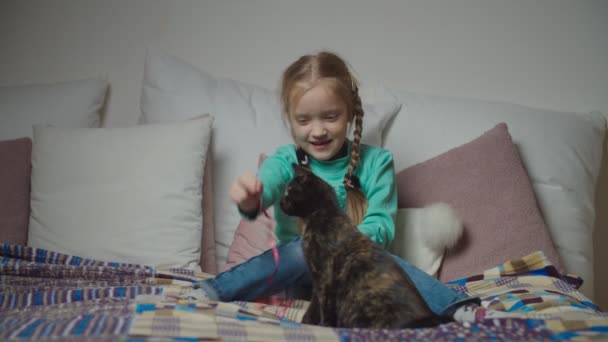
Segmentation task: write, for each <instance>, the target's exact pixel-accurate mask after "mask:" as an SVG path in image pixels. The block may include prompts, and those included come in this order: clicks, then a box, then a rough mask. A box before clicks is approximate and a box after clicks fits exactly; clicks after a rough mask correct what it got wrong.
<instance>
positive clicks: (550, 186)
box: [386, 93, 606, 296]
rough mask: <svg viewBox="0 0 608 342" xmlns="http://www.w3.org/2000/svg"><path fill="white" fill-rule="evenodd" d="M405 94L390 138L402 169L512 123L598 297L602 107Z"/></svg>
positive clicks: (568, 256)
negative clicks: (583, 109)
mask: <svg viewBox="0 0 608 342" xmlns="http://www.w3.org/2000/svg"><path fill="white" fill-rule="evenodd" d="M400 98H401V100H402V102H403V108H402V110H401V112H400V113H399V114H398V115H397V116H396V118H395V120H394V121H393V123H392V125H391V127H390V128H389V133H388V135H387V138H386V147H387V148H388V149H390V150H391V151H392V152H393V154H394V156H395V167H396V170H397V172H398V171H400V170H402V169H404V168H406V167H408V166H411V165H413V164H416V163H419V162H422V161H424V160H427V159H429V158H431V157H434V156H436V155H438V154H440V153H442V152H445V151H447V150H449V149H450V148H452V147H455V146H459V145H461V144H463V143H465V142H467V141H470V140H472V139H473V138H475V137H477V136H479V135H480V134H481V133H483V132H485V131H487V130H488V129H490V128H492V127H494V126H495V125H496V124H498V123H500V122H506V123H507V125H508V126H509V132H510V133H511V135H512V137H513V141H514V142H515V143H516V144H517V146H518V147H519V151H520V153H521V156H522V159H523V161H524V164H525V167H526V169H527V171H528V173H529V175H530V178H531V180H532V182H533V185H534V189H535V193H536V196H537V200H538V201H539V206H540V208H541V210H542V212H543V214H544V217H545V221H546V223H547V225H548V227H549V230H550V234H551V236H552V239H553V241H554V243H555V245H556V247H557V250H558V253H559V254H560V257H561V258H562V261H563V264H564V266H565V268H566V270H567V271H568V272H569V273H573V274H577V275H580V276H582V278H583V280H584V284H583V288H582V290H583V292H584V293H585V294H587V295H589V296H593V243H592V235H593V234H592V232H593V224H594V218H595V211H594V195H595V188H596V183H597V178H598V174H599V169H600V161H601V159H602V151H603V141H604V134H605V130H606V119H605V118H604V117H603V116H602V115H601V114H600V113H597V112H593V113H584V114H583V113H567V112H559V111H552V110H546V109H536V108H530V107H525V106H520V105H515V104H509V103H497V102H490V101H480V100H473V99H462V98H451V97H445V96H431V95H420V94H413V93H404V94H402V95H401V96H400ZM465 228H466V227H465ZM505 243H509V242H508V241H505Z"/></svg>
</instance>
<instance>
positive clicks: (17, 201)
mask: <svg viewBox="0 0 608 342" xmlns="http://www.w3.org/2000/svg"><path fill="white" fill-rule="evenodd" d="M31 155H32V140H31V139H30V138H21V139H15V140H4V141H0V242H10V243H14V244H20V245H25V244H27V230H28V224H29V220H30V176H31V172H32V167H31Z"/></svg>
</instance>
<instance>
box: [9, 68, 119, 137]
mask: <svg viewBox="0 0 608 342" xmlns="http://www.w3.org/2000/svg"><path fill="white" fill-rule="evenodd" d="M107 90H108V82H107V81H105V80H101V79H88V80H79V81H69V82H61V83H52V84H30V85H15V86H1V87H0V140H7V139H15V138H21V137H32V126H33V125H37V124H50V125H54V126H59V127H72V128H75V127H99V126H100V124H101V118H100V110H101V108H102V107H103V104H104V101H105V96H106V92H107Z"/></svg>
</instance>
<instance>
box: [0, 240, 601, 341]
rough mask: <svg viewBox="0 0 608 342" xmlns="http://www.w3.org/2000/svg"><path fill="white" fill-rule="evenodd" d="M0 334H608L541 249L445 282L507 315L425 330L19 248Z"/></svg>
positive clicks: (2, 305)
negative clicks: (376, 324) (368, 325)
mask: <svg viewBox="0 0 608 342" xmlns="http://www.w3.org/2000/svg"><path fill="white" fill-rule="evenodd" d="M0 258H1V259H0V340H7V339H31V340H47V339H48V340H57V339H58V340H62V341H70V340H86V341H105V340H108V341H117V340H118V341H165V340H167V341H184V340H186V341H188V340H205V341H206V340H222V341H369V340H377V341H389V340H421V341H428V340H432V341H463V340H478V341H483V340H526V341H534V340H538V341H544V340H587V339H589V340H591V339H596V338H600V339H601V338H606V339H608V314H605V313H602V312H600V311H599V309H598V308H597V307H596V306H595V305H594V304H593V303H592V302H591V301H590V300H588V299H587V298H586V297H585V296H583V295H582V294H581V293H580V292H578V291H577V289H576V286H577V285H580V283H579V282H580V279H578V278H576V277H570V276H563V275H560V274H558V273H557V271H556V270H555V268H553V266H552V265H551V264H550V263H549V262H548V261H547V260H546V259H545V258H544V256H543V255H542V254H541V253H535V254H532V255H528V256H525V257H523V258H521V259H517V260H511V261H509V262H506V263H505V264H503V265H500V266H498V267H496V268H494V269H491V270H488V271H486V272H484V273H483V274H480V275H477V276H473V277H469V278H466V279H461V280H458V281H455V282H452V283H451V284H450V286H453V287H454V288H455V289H456V290H458V291H462V292H466V293H468V294H470V295H475V296H480V297H481V298H482V300H483V302H482V304H483V306H484V307H486V308H491V309H496V310H502V311H506V312H508V313H509V316H510V317H507V318H501V319H484V320H479V321H477V322H474V323H449V324H444V325H442V326H439V327H437V328H433V329H406V330H366V329H331V328H322V327H315V326H308V325H303V324H300V323H298V322H299V321H300V319H301V317H302V315H303V313H304V311H305V309H306V306H307V305H308V303H307V302H305V301H293V300H275V301H270V302H266V303H261V302H260V303H247V302H233V303H217V302H204V301H191V300H184V299H181V298H180V296H181V295H182V294H184V293H186V292H188V290H190V288H191V285H192V280H198V279H203V278H205V277H207V276H209V275H206V274H203V273H196V272H192V271H189V270H182V269H154V268H151V267H147V266H141V265H131V264H121V263H108V262H101V261H96V260H89V259H84V258H79V257H76V256H69V255H65V254H60V253H55V252H52V251H46V250H42V249H33V248H28V247H25V246H18V245H9V244H4V245H2V248H1V250H0Z"/></svg>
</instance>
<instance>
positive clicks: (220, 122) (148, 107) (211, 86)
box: [140, 51, 400, 266]
mask: <svg viewBox="0 0 608 342" xmlns="http://www.w3.org/2000/svg"><path fill="white" fill-rule="evenodd" d="M361 96H362V101H363V106H364V110H365V116H364V123H363V127H364V128H363V132H364V133H363V139H362V140H363V142H366V143H368V144H373V145H381V144H382V134H383V131H384V127H385V125H386V123H387V122H388V121H389V120H390V119H391V118H392V117H393V116H394V115H395V114H396V113H397V112H398V110H399V108H400V104H399V102H398V101H397V99H396V97H395V96H394V95H392V94H391V93H390V92H388V91H387V90H386V89H384V88H381V87H364V86H362V87H361ZM370 101H372V102H370ZM141 108H142V116H141V119H140V122H144V123H153V122H167V121H175V120H185V119H189V118H191V117H193V116H194V115H197V114H198V113H200V112H210V113H213V115H214V117H215V122H214V127H213V132H214V133H213V144H212V148H213V155H214V161H213V175H214V189H216V191H215V194H214V198H213V199H214V208H215V210H214V218H215V227H216V235H215V236H216V241H217V247H218V248H217V256H218V258H217V263H218V266H219V265H224V264H225V262H226V258H227V255H228V249H229V247H230V244H231V243H232V239H233V237H234V232H235V230H236V227H237V226H238V224H239V222H240V219H241V217H240V215H239V214H238V211H237V210H236V207H235V206H234V204H233V203H232V201H230V199H229V197H228V189H229V187H230V184H231V183H232V181H233V180H234V179H235V178H236V177H237V176H239V175H241V174H242V173H244V172H246V171H254V170H255V169H256V168H257V159H258V156H259V155H260V154H261V153H265V154H272V153H274V152H275V150H276V148H277V147H279V146H281V145H284V144H288V143H292V140H291V138H290V135H289V132H288V129H287V128H286V127H285V125H284V123H283V120H282V116H281V106H280V104H279V96H278V94H277V93H276V92H275V91H271V90H268V89H265V88H262V87H259V86H255V85H250V84H246V83H243V82H239V81H234V80H229V79H221V78H216V77H214V76H212V75H210V74H209V73H207V72H205V71H203V70H200V69H199V68H197V67H195V66H193V65H191V64H189V63H186V62H184V61H182V60H180V59H178V58H176V57H173V56H170V55H167V54H164V53H162V52H158V51H150V52H149V53H148V56H147V60H146V65H145V69H144V80H143V91H142V97H141Z"/></svg>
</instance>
